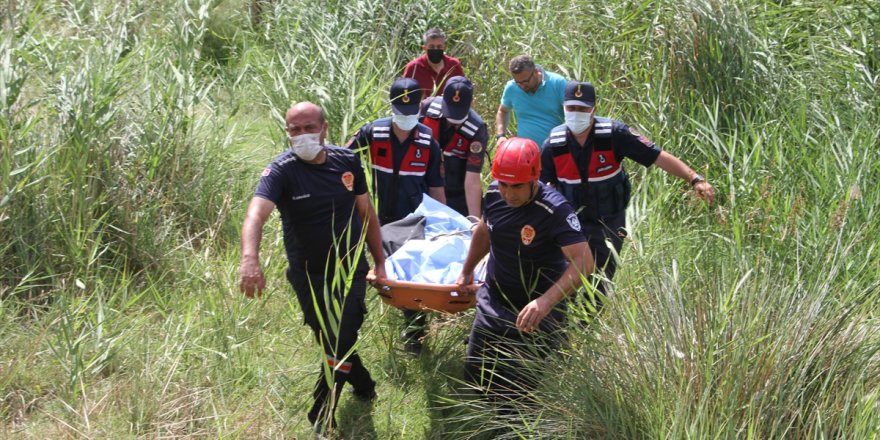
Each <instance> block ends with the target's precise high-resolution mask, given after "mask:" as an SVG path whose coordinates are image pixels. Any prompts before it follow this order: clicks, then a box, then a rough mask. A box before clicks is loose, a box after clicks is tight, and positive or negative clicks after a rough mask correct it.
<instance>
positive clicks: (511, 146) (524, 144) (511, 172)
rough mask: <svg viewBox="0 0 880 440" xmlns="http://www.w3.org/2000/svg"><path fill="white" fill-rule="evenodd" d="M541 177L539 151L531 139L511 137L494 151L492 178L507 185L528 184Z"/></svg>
mask: <svg viewBox="0 0 880 440" xmlns="http://www.w3.org/2000/svg"><path fill="white" fill-rule="evenodd" d="M540 175H541V151H540V150H539V149H538V144H536V143H535V141H533V140H531V139H526V138H520V137H512V138H510V139H507V140H506V141H504V143H502V144H501V145H499V146H498V149H497V150H495V158H494V159H492V178H494V179H495V180H497V181H499V182H504V183H507V184H517V183H528V182H531V181H533V180H537V179H538V177H539V176H540Z"/></svg>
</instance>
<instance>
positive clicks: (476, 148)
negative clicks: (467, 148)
mask: <svg viewBox="0 0 880 440" xmlns="http://www.w3.org/2000/svg"><path fill="white" fill-rule="evenodd" d="M482 152H483V144H481V143H479V142H471V153H474V154H480V153H482Z"/></svg>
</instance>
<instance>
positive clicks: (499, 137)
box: [495, 133, 507, 141]
mask: <svg viewBox="0 0 880 440" xmlns="http://www.w3.org/2000/svg"><path fill="white" fill-rule="evenodd" d="M503 137H507V136H505V135H503V134H500V133H499V134H496V135H495V140H496V141H497V140H498V139H501V138H503Z"/></svg>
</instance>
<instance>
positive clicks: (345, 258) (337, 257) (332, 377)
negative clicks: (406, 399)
mask: <svg viewBox="0 0 880 440" xmlns="http://www.w3.org/2000/svg"><path fill="white" fill-rule="evenodd" d="M286 120H287V134H288V136H289V141H290V145H291V148H290V149H288V150H287V151H285V152H284V153H282V154H281V155H279V156H278V157H277V158H276V159H275V160H274V161H273V162H272V163H271V164H269V166H268V167H266V169H264V170H263V173H262V178H261V179H260V183H259V185H258V186H257V190H256V193H255V195H254V197H253V198H252V199H251V202H250V205H249V206H248V210H247V216H246V217H245V220H244V224H243V225H242V232H241V249H242V252H241V265H240V267H239V274H240V286H239V287H240V289H241V291H242V292H244V293H245V294H246V295H247V296H248V297H253V295H254V294H259V293H260V292H262V290H263V288H264V287H265V286H266V280H265V278H264V276H263V271H262V269H261V268H260V263H259V252H260V241H261V239H262V233H263V225H264V224H265V223H266V220H267V219H268V218H269V215H270V214H271V213H272V211H273V210H274V209H275V208H278V211H279V213H280V214H281V222H282V225H283V232H284V248H285V250H286V251H287V260H288V263H289V268H288V270H287V279H288V281H289V282H290V283H291V285H293V289H294V291H295V292H296V297H297V300H299V305H300V307H301V308H302V311H303V318H304V320H305V323H306V324H307V325H308V326H309V327H311V329H312V331H313V332H314V334H315V338H316V339H317V341H318V343H319V344H321V346H322V347H323V350H324V354H325V358H326V363H322V365H321V372H320V374H319V377H318V381H317V383H316V385H315V392H314V398H315V403H314V405H313V406H312V408H311V410H310V411H309V413H308V418H309V421H310V422H311V423H312V424H313V425H314V427H315V429H316V431H318V432H319V433H320V432H321V431H324V430H326V429H328V428H331V429H332V426H334V425H335V420H334V417H333V413H334V410H335V406H336V402H337V401H338V397H339V393H340V392H341V391H342V387H343V385H345V382H348V383H350V384H351V385H352V387H353V388H354V390H353V391H354V394H355V396H356V397H358V398H359V399H361V400H366V401H369V400H372V399H373V398H374V397H375V386H376V383H375V382H374V381H373V380H372V378H371V377H370V373H369V372H368V371H367V369H366V368H365V367H364V365H363V363H362V362H361V359H360V357H359V356H358V353H357V351H355V349H354V346H355V343H356V342H357V337H358V330H359V329H360V327H361V324H362V323H363V321H364V315H365V314H366V311H367V310H366V306H365V304H364V296H365V293H366V274H367V269H368V268H367V261H366V258H365V254H364V252H363V242H364V241H363V240H362V239H361V235H362V233H363V231H366V243H367V247H369V249H370V253H371V254H372V255H373V259H374V260H375V263H376V268H375V274H376V276H377V277H378V278H380V279H382V278H385V270H384V267H385V256H384V253H383V251H382V237H381V235H380V230H379V220H378V218H377V217H376V213H375V211H374V210H373V205H372V203H371V202H370V198H369V195H368V194H367V185H366V179H365V176H364V170H363V167H362V165H361V162H360V159H359V158H358V156H357V155H356V154H354V153H353V152H352V151H350V150H348V149H344V148H340V147H337V146H334V145H326V144H325V143H324V140H325V138H326V135H327V122H326V121H325V120H324V114H323V111H322V110H321V109H320V108H319V107H318V106H316V105H314V104H311V103H308V102H301V103H298V104H296V105H294V106H293V107H291V108H290V109H289V110H288V111H287V117H286ZM348 280H351V281H350V284H349V282H348ZM338 310H341V314H340V313H339V312H337V311H338ZM331 391H333V393H332V395H331Z"/></svg>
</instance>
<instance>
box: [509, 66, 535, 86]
mask: <svg viewBox="0 0 880 440" xmlns="http://www.w3.org/2000/svg"><path fill="white" fill-rule="evenodd" d="M534 77H535V69H532V74H531V75H529V77H528V78H526V79H524V80H522V81H517V80H513V82H515V83H517V84H519V85H521V86H524V85H526V84H528V83H530V82H532V78H534Z"/></svg>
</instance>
